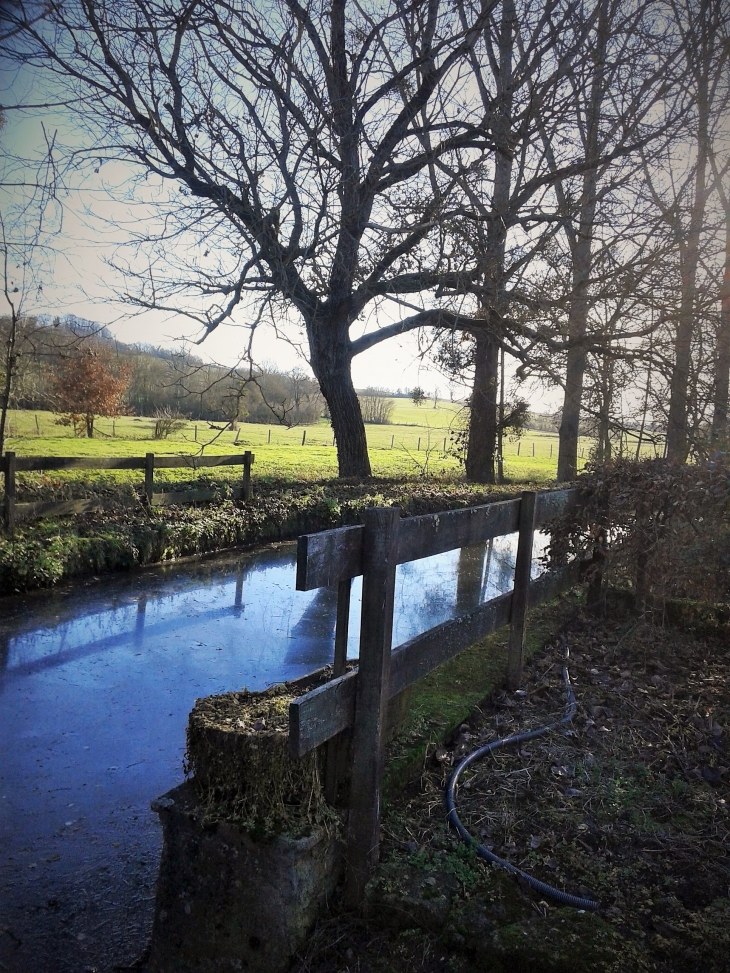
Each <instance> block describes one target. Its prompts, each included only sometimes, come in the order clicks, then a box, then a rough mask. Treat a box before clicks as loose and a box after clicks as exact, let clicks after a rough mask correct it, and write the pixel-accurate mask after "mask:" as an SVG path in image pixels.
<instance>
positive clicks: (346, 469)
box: [310, 325, 372, 479]
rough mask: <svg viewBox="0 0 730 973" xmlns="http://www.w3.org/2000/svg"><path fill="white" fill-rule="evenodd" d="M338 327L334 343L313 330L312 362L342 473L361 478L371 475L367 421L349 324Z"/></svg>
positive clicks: (311, 338)
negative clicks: (356, 378)
mask: <svg viewBox="0 0 730 973" xmlns="http://www.w3.org/2000/svg"><path fill="white" fill-rule="evenodd" d="M338 330H339V331H340V339H339V341H336V342H334V343H333V344H327V343H326V342H322V341H321V340H320V341H317V339H316V336H315V335H314V334H313V333H312V332H311V331H310V347H311V349H312V358H311V365H312V370H313V372H314V374H315V375H316V377H317V381H318V382H319V387H320V389H321V390H322V395H323V396H324V397H325V401H326V402H327V406H328V408H329V414H330V419H331V422H332V429H333V431H334V434H335V441H336V443H337V463H338V469H339V474H340V476H347V477H358V478H360V479H362V478H364V477H368V476H371V475H372V472H371V469H370V457H369V456H368V443H367V438H366V436H365V423H364V422H363V419H362V412H361V410H360V401H359V399H358V397H357V393H356V392H355V386H354V385H353V383H352V371H351V363H352V353H351V351H350V347H349V345H350V342H349V338H348V337H347V326H346V325H345V326H343V327H340V328H339V329H338Z"/></svg>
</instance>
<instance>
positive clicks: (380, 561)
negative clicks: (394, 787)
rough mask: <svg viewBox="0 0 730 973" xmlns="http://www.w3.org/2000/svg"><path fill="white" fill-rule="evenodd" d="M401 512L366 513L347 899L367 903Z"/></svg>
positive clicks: (375, 846)
mask: <svg viewBox="0 0 730 973" xmlns="http://www.w3.org/2000/svg"><path fill="white" fill-rule="evenodd" d="M400 513H401V512H400V510H399V509H398V508H397V507H395V508H392V507H371V508H369V509H367V510H365V512H364V517H363V521H364V524H363V526H364V531H363V583H362V615H361V621H360V661H359V668H358V678H357V695H356V699H355V725H354V728H353V749H352V777H351V781H350V799H349V815H348V822H347V861H346V888H345V896H346V898H347V900H348V902H349V903H350V904H351V905H353V906H356V905H359V904H361V903H362V900H363V897H364V894H365V885H366V884H367V881H368V878H369V877H370V873H371V871H372V868H373V866H374V865H375V864H376V862H377V860H378V852H379V845H380V791H381V783H382V775H383V753H384V744H385V727H386V719H387V704H388V684H389V680H390V652H391V640H392V636H393V601H394V595H395V569H396V562H397V559H398V527H399V520H400Z"/></svg>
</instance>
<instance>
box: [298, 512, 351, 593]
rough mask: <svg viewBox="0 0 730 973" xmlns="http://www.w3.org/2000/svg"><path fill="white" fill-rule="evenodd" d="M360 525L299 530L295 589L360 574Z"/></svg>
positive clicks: (328, 584) (328, 582)
mask: <svg viewBox="0 0 730 973" xmlns="http://www.w3.org/2000/svg"><path fill="white" fill-rule="evenodd" d="M362 536H363V528H362V527H360V526H358V527H338V528H337V529H336V530H323V531H320V532H319V533H317V534H302V535H301V537H300V538H299V540H298V541H297V581H296V586H297V591H311V589H312V588H328V587H329V586H330V585H335V584H339V583H340V581H344V580H345V579H346V578H355V577H357V576H358V575H360V574H362Z"/></svg>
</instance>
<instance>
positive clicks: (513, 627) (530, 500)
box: [507, 490, 537, 689]
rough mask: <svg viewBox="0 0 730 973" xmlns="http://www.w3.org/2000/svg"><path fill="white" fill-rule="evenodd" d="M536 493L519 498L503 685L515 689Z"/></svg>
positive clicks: (527, 593) (527, 599)
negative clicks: (504, 680) (513, 578)
mask: <svg viewBox="0 0 730 973" xmlns="http://www.w3.org/2000/svg"><path fill="white" fill-rule="evenodd" d="M536 508H537V493H535V491H534V490H525V492H524V493H523V494H522V498H521V500H520V534H519V538H518V541H517V557H516V559H515V581H514V589H513V592H512V613H511V616H510V632H509V648H508V650H507V685H508V686H509V687H510V689H516V688H517V686H518V685H519V681H520V677H521V676H522V657H523V653H524V645H525V626H526V624H527V609H528V608H529V606H530V605H529V602H530V574H531V571H532V548H533V540H534V537H535V512H536Z"/></svg>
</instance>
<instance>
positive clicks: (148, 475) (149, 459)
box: [144, 427, 197, 507]
mask: <svg viewBox="0 0 730 973" xmlns="http://www.w3.org/2000/svg"><path fill="white" fill-rule="evenodd" d="M196 428H197V427H196ZM154 485H155V454H154V453H146V454H145V458H144V492H145V496H146V497H147V503H148V505H149V506H150V507H151V506H152V494H153V491H154Z"/></svg>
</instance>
